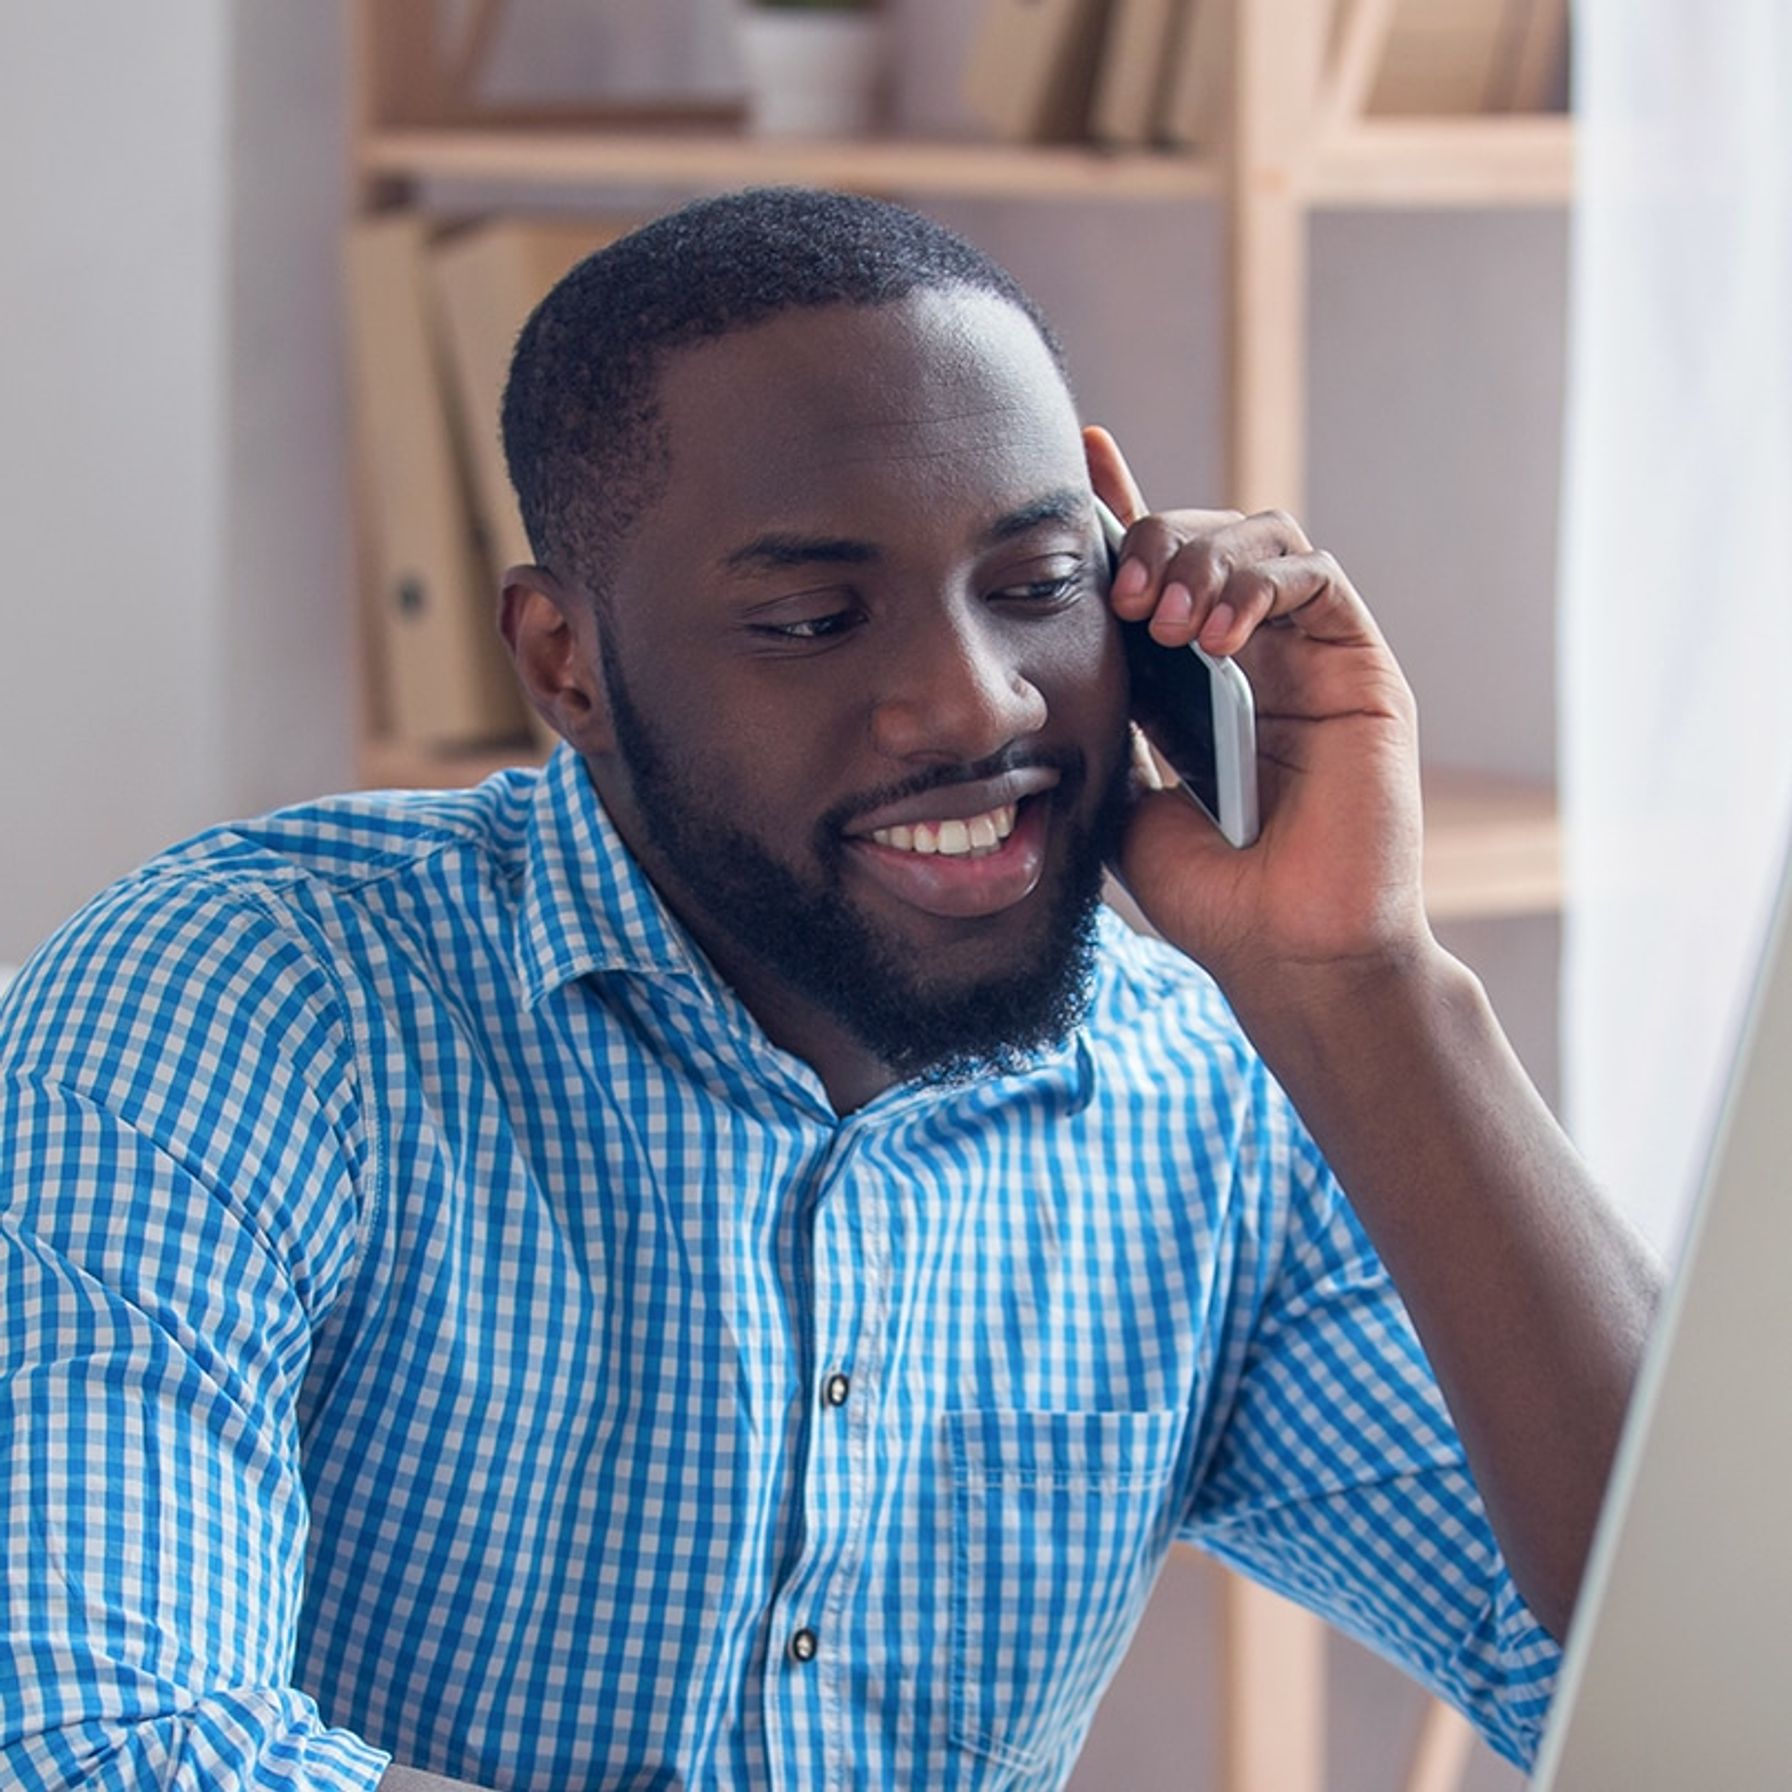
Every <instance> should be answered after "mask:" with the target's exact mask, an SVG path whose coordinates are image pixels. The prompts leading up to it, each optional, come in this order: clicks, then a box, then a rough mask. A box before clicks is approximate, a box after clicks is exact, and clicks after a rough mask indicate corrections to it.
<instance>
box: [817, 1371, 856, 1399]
mask: <svg viewBox="0 0 1792 1792" xmlns="http://www.w3.org/2000/svg"><path fill="white" fill-rule="evenodd" d="M823 1392H824V1393H825V1394H826V1396H827V1402H828V1405H829V1406H844V1405H845V1404H846V1396H847V1395H848V1394H850V1393H851V1392H852V1378H851V1377H850V1376H847V1375H830V1376H829V1377H828V1381H827V1386H826V1388H825V1389H824V1390H823Z"/></svg>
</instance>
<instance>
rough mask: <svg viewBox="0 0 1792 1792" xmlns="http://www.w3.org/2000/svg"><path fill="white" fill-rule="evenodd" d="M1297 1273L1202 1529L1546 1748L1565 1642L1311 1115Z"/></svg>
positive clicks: (1504, 1732) (1480, 1720) (1265, 1315)
mask: <svg viewBox="0 0 1792 1792" xmlns="http://www.w3.org/2000/svg"><path fill="white" fill-rule="evenodd" d="M1294 1162H1295V1181H1296V1184H1297V1187H1296V1189H1295V1192H1294V1196H1293V1199H1292V1202H1291V1213H1290V1224H1289V1229H1288V1233H1287V1240H1286V1248H1285V1253H1284V1256H1283V1259H1282V1263H1281V1266H1280V1269H1279V1271H1278V1273H1277V1274H1276V1276H1275V1277H1274V1279H1273V1281H1272V1282H1271V1284H1270V1286H1269V1289H1268V1292H1267V1298H1266V1299H1265V1302H1264V1304H1263V1306H1262V1309H1261V1311H1260V1312H1259V1313H1258V1315H1257V1318H1256V1322H1255V1324H1254V1326H1253V1329H1252V1333H1251V1337H1250V1341H1249V1344H1248V1348H1247V1351H1246V1353H1245V1359H1244V1362H1243V1364H1242V1368H1241V1372H1240V1375H1239V1381H1238V1387H1237V1392H1236V1395H1235V1398H1234V1402H1233V1405H1232V1407H1231V1410H1230V1412H1229V1415H1228V1418H1227V1422H1226V1427H1225V1431H1224V1433H1223V1435H1222V1438H1221V1441H1220V1446H1219V1448H1218V1450H1217V1451H1216V1452H1215V1455H1214V1457H1213V1460H1212V1461H1211V1463H1210V1465H1209V1468H1208V1472H1207V1474H1206V1475H1205V1477H1204V1479H1203V1482H1202V1485H1201V1488H1200V1490H1199V1493H1198V1495H1197V1498H1196V1501H1195V1503H1194V1506H1193V1508H1192V1509H1191V1511H1190V1513H1189V1515H1188V1524H1187V1526H1186V1534H1187V1535H1188V1536H1189V1537H1190V1538H1191V1539H1192V1540H1193V1541H1194V1542H1196V1543H1198V1544H1199V1545H1201V1546H1202V1547H1203V1548H1205V1549H1206V1550H1208V1551H1210V1552H1211V1553H1212V1554H1214V1555H1216V1556H1218V1557H1220V1558H1221V1559H1222V1560H1224V1561H1226V1562H1228V1563H1229V1564H1230V1565H1232V1566H1233V1567H1236V1568H1238V1569H1239V1570H1240V1571H1241V1572H1243V1573H1245V1574H1248V1575H1249V1576H1251V1577H1252V1578H1253V1579H1256V1580H1259V1581H1262V1582H1263V1583H1265V1584H1266V1585H1269V1586H1271V1587H1273V1588H1274V1589H1275V1590H1276V1591H1278V1592H1280V1593H1283V1594H1286V1595H1287V1596H1288V1597H1289V1598H1291V1599H1294V1600H1296V1601H1297V1602H1299V1603H1300V1604H1303V1605H1306V1606H1308V1607H1310V1608H1312V1609H1313V1610H1315V1611H1317V1612H1319V1613H1321V1614H1322V1615H1323V1616H1324V1617H1326V1618H1327V1619H1328V1620H1329V1621H1330V1622H1332V1623H1333V1624H1335V1625H1337V1626H1338V1628H1340V1629H1342V1630H1344V1631H1345V1632H1347V1633H1348V1634H1350V1635H1352V1636H1355V1637H1357V1638H1358V1639H1359V1640H1360V1641H1362V1642H1365V1643H1366V1644H1368V1645H1369V1646H1370V1647H1371V1648H1373V1649H1375V1650H1376V1651H1377V1652H1379V1653H1381V1654H1383V1655H1386V1656H1387V1657H1389V1658H1390V1659H1392V1660H1394V1661H1397V1662H1398V1663H1399V1664H1400V1665H1401V1666H1403V1667H1405V1668H1406V1669H1407V1670H1408V1671H1409V1672H1411V1673H1414V1674H1415V1675H1416V1676H1417V1677H1418V1678H1419V1679H1421V1680H1422V1681H1423V1682H1425V1683H1426V1684H1427V1685H1428V1686H1429V1687H1430V1688H1431V1689H1432V1690H1433V1691H1434V1692H1436V1693H1437V1694H1438V1695H1439V1696H1440V1697H1442V1698H1444V1699H1446V1700H1448V1701H1449V1702H1450V1703H1451V1704H1453V1705H1455V1706H1456V1707H1457V1708H1458V1709H1459V1710H1461V1711H1462V1712H1464V1713H1465V1715H1467V1716H1468V1717H1469V1718H1470V1719H1471V1720H1472V1721H1473V1722H1474V1724H1475V1725H1476V1727H1477V1728H1478V1729H1479V1730H1480V1731H1481V1733H1482V1734H1483V1735H1484V1736H1485V1737H1486V1739H1487V1740H1488V1742H1489V1743H1490V1744H1491V1745H1492V1746H1493V1747H1494V1748H1496V1749H1497V1750H1498V1751H1499V1752H1500V1753H1501V1754H1503V1755H1505V1756H1506V1757H1507V1758H1508V1759H1509V1760H1512V1761H1514V1762H1516V1763H1518V1764H1520V1765H1528V1764H1529V1762H1530V1761H1531V1759H1532V1758H1533V1756H1534V1755H1535V1753H1536V1749H1537V1745H1538V1741H1539V1739H1540V1734H1541V1729H1542V1724H1543V1720H1544V1717H1545V1716H1546V1715H1547V1712H1548V1709H1549V1701H1550V1697H1551V1694H1552V1692H1553V1690H1554V1686H1555V1678H1556V1672H1557V1669H1558V1667H1559V1666H1560V1657H1561V1652H1560V1650H1559V1649H1558V1647H1557V1645H1556V1643H1555V1642H1554V1640H1553V1639H1552V1638H1551V1637H1550V1636H1549V1634H1548V1632H1547V1631H1545V1630H1544V1629H1543V1628H1542V1626H1541V1625H1540V1624H1538V1622H1537V1620H1536V1619H1535V1617H1534V1616H1533V1615H1532V1614H1531V1612H1530V1610H1529V1608H1528V1607H1527V1606H1526V1605H1525V1603H1524V1601H1523V1599H1522V1598H1521V1597H1520V1596H1519V1593H1518V1591H1517V1588H1516V1587H1515V1586H1514V1585H1513V1582H1512V1578H1511V1575H1510V1573H1509V1571H1508V1570H1507V1567H1506V1564H1505V1560H1504V1557H1503V1556H1502V1554H1501V1552H1500V1548H1499V1544H1498V1542H1497V1540H1496V1539H1495V1537H1494V1535H1493V1530H1492V1527H1491V1526H1490V1524H1489V1523H1488V1520H1487V1515H1486V1512H1485V1510H1484V1508H1483V1506H1482V1504H1481V1499H1480V1496H1479V1494H1478V1493H1477V1491H1476V1488H1475V1484H1474V1480H1473V1477H1472V1476H1471V1475H1470V1473H1469V1468H1468V1463H1467V1460H1466V1458H1465V1456H1464V1454H1463V1450H1462V1445H1461V1443H1460V1441H1459V1440H1458V1438H1457V1435H1456V1431H1455V1428H1454V1426H1453V1424H1452V1423H1451V1420H1450V1415H1449V1412H1448V1410H1447V1409H1446V1407H1445V1405H1444V1402H1443V1396H1442V1394H1441V1393H1440V1392H1439V1390H1438V1386H1437V1382H1436V1379H1435V1377H1434V1376H1433V1374H1432V1372H1431V1368H1430V1365H1429V1363H1428V1362H1427V1361H1426V1358H1425V1354H1424V1351H1423V1349H1422V1348H1421V1346H1420V1344H1419V1340H1418V1337H1417V1335H1416V1334H1415V1332H1414V1330H1413V1326H1412V1322H1411V1320H1410V1319H1409V1318H1408V1316H1407V1313H1406V1308H1405V1306H1404V1304H1403V1303H1402V1301H1401V1299H1400V1296H1399V1294H1398V1292H1397V1290H1396V1289H1395V1287H1394V1285H1393V1282H1392V1279H1391V1278H1390V1277H1389V1275H1388V1273H1387V1271H1386V1269H1385V1268H1384V1267H1383V1265H1382V1263H1381V1261H1380V1258H1379V1257H1378V1256H1377V1254H1376V1252H1375V1250H1374V1247H1373V1246H1372V1244H1371V1243H1370V1241H1369V1239H1368V1237H1367V1235H1366V1234H1365V1233H1364V1231H1363V1228H1362V1226H1361V1224H1360V1222H1359V1221H1358V1220H1357V1218H1356V1216H1355V1214H1354V1213H1353V1212H1352V1210H1351V1208H1350V1206H1349V1203H1348V1202H1347V1201H1346V1199H1345V1197H1344V1195H1343V1192H1342V1191H1341V1190H1340V1189H1339V1188H1338V1186H1337V1184H1336V1183H1335V1182H1334V1181H1333V1180H1332V1178H1331V1176H1330V1173H1329V1172H1328V1171H1327V1170H1326V1169H1325V1167H1324V1165H1323V1164H1322V1163H1321V1162H1320V1160H1319V1158H1318V1154H1317V1152H1316V1151H1315V1150H1314V1149H1313V1147H1312V1145H1311V1142H1310V1141H1308V1140H1306V1139H1305V1137H1304V1135H1301V1134H1299V1132H1298V1127H1297V1128H1296V1144H1295V1152H1294Z"/></svg>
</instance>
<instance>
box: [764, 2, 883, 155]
mask: <svg viewBox="0 0 1792 1792" xmlns="http://www.w3.org/2000/svg"><path fill="white" fill-rule="evenodd" d="M884 42H885V32H884V21H883V18H882V17H881V16H880V15H879V14H877V13H864V12H787V11H783V10H781V9H779V8H777V7H766V6H752V5H748V6H747V7H745V8H744V9H743V11H742V14H741V20H740V47H741V64H742V67H743V69H744V71H745V74H746V81H747V98H748V103H749V108H750V115H751V118H752V123H753V129H754V130H755V131H758V132H760V133H762V134H764V135H766V136H773V137H864V136H869V135H870V134H871V133H872V132H873V131H875V130H876V129H877V127H878V125H879V124H880V123H881V122H882V113H883V90H884V69H885V63H886V56H885V50H884Z"/></svg>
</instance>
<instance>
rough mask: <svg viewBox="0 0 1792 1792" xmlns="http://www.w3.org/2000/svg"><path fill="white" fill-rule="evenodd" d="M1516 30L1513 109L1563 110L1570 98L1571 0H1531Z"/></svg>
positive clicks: (1507, 97)
mask: <svg viewBox="0 0 1792 1792" xmlns="http://www.w3.org/2000/svg"><path fill="white" fill-rule="evenodd" d="M1524 15H1525V16H1524V17H1523V19H1522V21H1521V23H1520V25H1519V28H1518V30H1517V31H1516V32H1515V33H1514V36H1515V38H1516V42H1515V44H1514V45H1513V48H1512V53H1511V58H1510V60H1511V69H1512V72H1511V78H1510V81H1509V84H1508V86H1507V91H1506V92H1505V94H1504V95H1503V98H1504V102H1505V108H1506V110H1507V111H1509V112H1559V111H1563V110H1565V109H1566V106H1567V101H1568V0H1530V4H1529V5H1528V7H1526V8H1525V9H1524Z"/></svg>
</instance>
